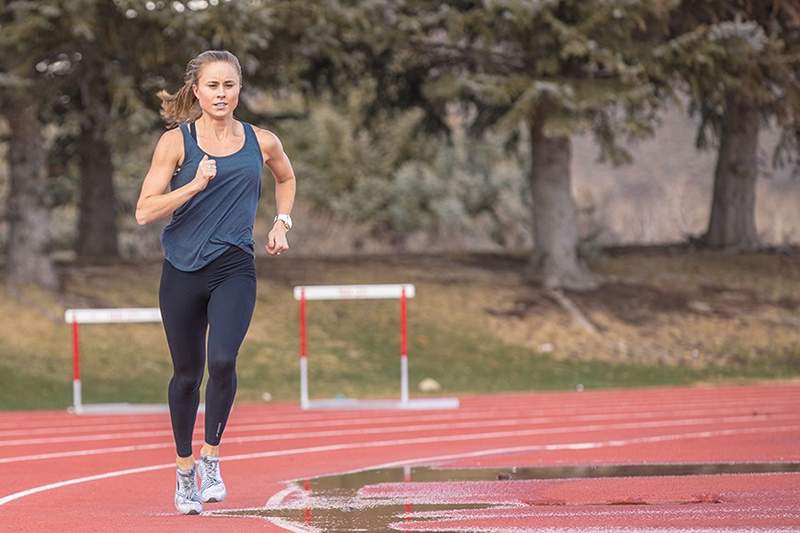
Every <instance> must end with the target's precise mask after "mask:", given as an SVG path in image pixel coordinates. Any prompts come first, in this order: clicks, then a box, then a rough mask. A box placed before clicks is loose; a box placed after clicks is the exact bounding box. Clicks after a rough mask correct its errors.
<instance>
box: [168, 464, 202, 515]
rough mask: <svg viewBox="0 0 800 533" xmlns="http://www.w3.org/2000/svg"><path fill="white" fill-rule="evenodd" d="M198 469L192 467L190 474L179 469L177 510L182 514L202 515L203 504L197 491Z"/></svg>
mask: <svg viewBox="0 0 800 533" xmlns="http://www.w3.org/2000/svg"><path fill="white" fill-rule="evenodd" d="M196 473H197V469H196V468H195V467H192V469H191V470H190V471H189V472H183V471H181V469H180V468H178V469H177V474H176V486H175V509H177V510H178V512H179V513H181V514H200V513H201V512H203V504H202V503H201V501H200V494H199V493H198V491H197V477H196Z"/></svg>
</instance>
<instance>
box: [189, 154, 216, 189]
mask: <svg viewBox="0 0 800 533" xmlns="http://www.w3.org/2000/svg"><path fill="white" fill-rule="evenodd" d="M216 175H217V162H216V161H214V160H213V159H209V158H208V155H204V156H203V159H201V160H200V164H199V165H198V166H197V173H196V174H195V175H194V180H192V181H194V183H195V185H197V187H198V189H200V190H201V191H202V190H204V189H205V188H206V187H208V182H209V181H211V180H212V179H214V176H216Z"/></svg>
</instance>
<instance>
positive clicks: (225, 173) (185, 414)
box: [136, 50, 295, 514]
mask: <svg viewBox="0 0 800 533" xmlns="http://www.w3.org/2000/svg"><path fill="white" fill-rule="evenodd" d="M241 88H242V69H241V66H240V65H239V60H238V59H237V58H236V56H234V55H233V54H231V53H230V52H227V51H216V50H210V51H206V52H203V53H201V54H200V55H198V56H197V57H195V58H194V59H192V60H191V61H189V64H188V65H187V67H186V76H185V80H184V85H183V87H181V88H180V89H179V90H178V91H177V92H176V93H175V94H169V93H167V92H166V91H161V92H160V93H159V95H158V96H159V97H160V98H161V108H162V110H161V115H162V116H163V117H164V119H165V121H166V122H167V126H168V127H169V128H172V129H169V130H168V131H167V132H165V133H164V134H163V135H162V136H161V138H160V139H159V141H158V144H157V145H156V148H155V153H154V154H153V160H152V163H151V165H150V170H149V171H148V172H147V175H146V176H145V178H144V182H143V183H142V190H141V193H140V195H139V200H138V203H137V204H136V220H137V222H138V223H139V224H148V223H150V222H153V221H156V220H159V219H162V218H165V217H170V221H169V224H167V226H166V227H165V228H164V231H163V233H162V234H161V243H162V246H163V249H164V262H163V265H162V271H161V284H160V287H159V305H160V307H161V317H162V320H163V324H164V331H165V332H166V337H167V344H168V345H169V350H170V353H171V355H172V365H173V375H172V379H171V380H170V382H169V410H170V417H171V419H172V431H173V434H174V436H175V447H176V451H177V459H176V463H177V486H176V490H175V507H176V509H177V510H178V512H180V513H183V514H197V513H200V512H201V511H202V509H203V506H202V502H218V501H222V500H223V499H224V498H225V495H226V489H225V484H224V483H223V481H222V477H221V475H220V468H219V443H220V439H221V437H222V433H223V431H224V430H225V423H226V421H227V420H228V415H229V413H230V411H231V406H232V405H233V398H234V395H235V394H236V355H237V353H238V351H239V347H240V345H241V343H242V340H243V339H244V336H245V333H246V332H247V328H248V327H249V325H250V319H251V317H252V314H253V308H254V307H255V299H256V274H255V247H254V245H255V243H254V241H253V224H254V222H255V217H256V208H257V207H258V201H259V199H260V197H261V168H262V167H263V165H264V164H265V163H266V165H267V166H268V167H269V168H270V170H271V171H272V174H273V176H274V178H275V197H276V203H277V213H278V214H277V215H276V216H275V218H274V220H273V226H272V229H271V230H270V231H269V237H268V239H267V243H266V244H265V248H266V251H267V253H268V254H270V255H280V254H281V252H284V251H286V250H288V249H289V245H288V243H287V241H286V233H287V231H289V229H291V227H292V219H291V217H290V216H289V214H290V212H291V210H292V205H293V203H294V195H295V177H294V172H293V171H292V166H291V164H290V162H289V159H288V158H287V157H286V154H285V153H284V152H283V148H282V146H281V142H280V140H279V139H278V138H277V137H276V136H275V135H274V134H273V133H271V132H269V131H267V130H262V129H260V128H257V127H254V126H252V125H250V124H247V123H245V122H241V121H238V120H236V119H235V118H234V116H233V111H234V110H235V109H236V105H237V104H238V102H239V91H240V90H241ZM175 126H177V127H175ZM167 191H169V192H167ZM207 327H208V375H209V379H208V385H207V386H206V398H205V403H206V411H205V442H204V443H203V445H202V447H201V448H200V460H199V461H197V463H196V464H195V460H194V456H193V455H192V433H193V430H194V424H195V418H196V416H197V407H198V404H199V401H200V382H201V381H202V379H203V371H204V367H205V359H206V328H207ZM196 474H197V475H199V478H200V485H199V486H198V484H197V478H196V476H195V475H196Z"/></svg>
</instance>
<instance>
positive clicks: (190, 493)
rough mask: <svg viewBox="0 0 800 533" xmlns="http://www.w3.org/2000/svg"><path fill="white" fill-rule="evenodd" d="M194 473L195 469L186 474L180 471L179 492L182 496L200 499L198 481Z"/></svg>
mask: <svg viewBox="0 0 800 533" xmlns="http://www.w3.org/2000/svg"><path fill="white" fill-rule="evenodd" d="M194 475H195V472H194V469H192V471H191V472H189V473H187V474H184V473H182V472H180V471H179V472H178V492H179V493H180V495H181V496H183V497H185V498H186V499H189V500H196V499H198V494H197V483H196V481H195V477H194Z"/></svg>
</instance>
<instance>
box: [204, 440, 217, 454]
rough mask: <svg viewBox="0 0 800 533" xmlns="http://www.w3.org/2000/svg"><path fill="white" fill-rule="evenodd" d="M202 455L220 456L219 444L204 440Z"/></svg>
mask: <svg viewBox="0 0 800 533" xmlns="http://www.w3.org/2000/svg"><path fill="white" fill-rule="evenodd" d="M200 457H219V445H216V446H214V445H213V444H209V443H207V442H204V443H203V446H202V447H201V448H200Z"/></svg>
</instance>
